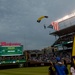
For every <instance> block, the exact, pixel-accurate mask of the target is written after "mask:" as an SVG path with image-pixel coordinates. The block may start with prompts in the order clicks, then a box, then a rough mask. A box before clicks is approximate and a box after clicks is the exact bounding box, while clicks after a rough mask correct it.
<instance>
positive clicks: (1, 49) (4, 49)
mask: <svg viewBox="0 0 75 75" xmlns="http://www.w3.org/2000/svg"><path fill="white" fill-rule="evenodd" d="M22 54H23V45H20V44H12V43H9V44H8V43H5V44H3V45H0V56H13V55H22Z"/></svg>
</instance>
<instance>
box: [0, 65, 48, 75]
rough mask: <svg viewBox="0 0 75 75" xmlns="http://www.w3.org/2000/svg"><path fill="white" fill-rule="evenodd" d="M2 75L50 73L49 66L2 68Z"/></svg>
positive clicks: (45, 74)
mask: <svg viewBox="0 0 75 75" xmlns="http://www.w3.org/2000/svg"><path fill="white" fill-rule="evenodd" d="M0 75H48V66H46V67H25V68H14V69H5V70H0Z"/></svg>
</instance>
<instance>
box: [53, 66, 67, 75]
mask: <svg viewBox="0 0 75 75" xmlns="http://www.w3.org/2000/svg"><path fill="white" fill-rule="evenodd" d="M54 67H55V69H56V73H57V75H66V73H65V70H66V66H65V65H54Z"/></svg>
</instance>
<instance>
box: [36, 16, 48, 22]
mask: <svg viewBox="0 0 75 75" xmlns="http://www.w3.org/2000/svg"><path fill="white" fill-rule="evenodd" d="M43 18H48V16H41V17H39V18H38V20H37V22H38V23H40V22H41V20H42V19H43Z"/></svg>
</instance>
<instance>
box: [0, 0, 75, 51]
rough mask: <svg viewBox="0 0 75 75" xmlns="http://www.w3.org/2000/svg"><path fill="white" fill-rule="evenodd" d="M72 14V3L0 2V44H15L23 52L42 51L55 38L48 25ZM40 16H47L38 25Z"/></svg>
mask: <svg viewBox="0 0 75 75" xmlns="http://www.w3.org/2000/svg"><path fill="white" fill-rule="evenodd" d="M74 11H75V0H0V42H13V43H15V42H17V43H21V44H22V45H23V46H24V50H32V49H34V50H35V49H43V48H45V47H48V46H51V45H52V44H53V43H54V42H55V40H56V39H57V38H55V36H53V35H49V33H51V32H54V31H55V30H53V29H50V28H46V29H44V27H43V25H46V26H48V25H50V23H51V22H52V21H55V20H57V19H59V18H61V17H63V16H64V15H67V14H69V13H71V12H74ZM40 16H48V17H49V18H47V19H43V20H42V21H41V22H40V23H37V19H38V18H39V17H40Z"/></svg>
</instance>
